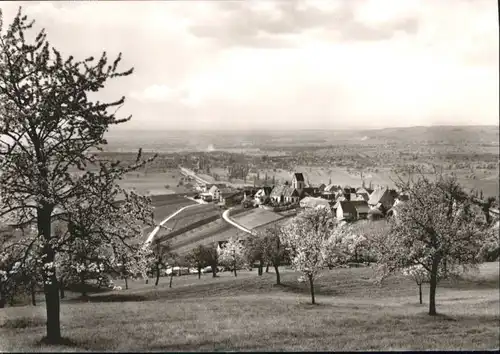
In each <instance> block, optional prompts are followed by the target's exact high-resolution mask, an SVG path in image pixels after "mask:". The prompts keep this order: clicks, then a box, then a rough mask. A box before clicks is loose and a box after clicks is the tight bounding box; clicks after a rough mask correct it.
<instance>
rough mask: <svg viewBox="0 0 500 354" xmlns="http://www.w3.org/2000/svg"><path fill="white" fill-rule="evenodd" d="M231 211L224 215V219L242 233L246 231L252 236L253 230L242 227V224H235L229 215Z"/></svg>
mask: <svg viewBox="0 0 500 354" xmlns="http://www.w3.org/2000/svg"><path fill="white" fill-rule="evenodd" d="M231 210H232V208H231V209H228V210H226V211H225V212H223V213H222V218H223V219H224V220H225V221H226V222H227V223H228V224H231V225H233V226H234V227H236V228H237V229H240V230H241V231H245V232H246V233H249V234H252V230H250V229H247V228H246V227H243V226H241V225H240V224H237V223H236V222H234V221H233V220H232V219H231V218H230V217H229V213H230V212H231Z"/></svg>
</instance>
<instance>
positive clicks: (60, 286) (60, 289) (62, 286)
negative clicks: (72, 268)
mask: <svg viewBox="0 0 500 354" xmlns="http://www.w3.org/2000/svg"><path fill="white" fill-rule="evenodd" d="M59 294H60V296H61V299H64V298H65V297H66V294H64V283H63V282H62V281H61V282H60V283H59Z"/></svg>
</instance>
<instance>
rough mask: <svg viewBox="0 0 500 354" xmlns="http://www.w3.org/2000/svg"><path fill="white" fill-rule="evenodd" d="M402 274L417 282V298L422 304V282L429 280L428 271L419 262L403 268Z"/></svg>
mask: <svg viewBox="0 0 500 354" xmlns="http://www.w3.org/2000/svg"><path fill="white" fill-rule="evenodd" d="M403 275H405V276H407V277H410V278H411V279H413V280H414V281H415V283H417V286H418V298H419V302H420V305H422V284H423V283H425V282H428V281H429V272H428V271H427V270H426V269H425V268H424V267H422V265H421V264H416V265H413V266H410V267H408V268H405V269H404V270H403Z"/></svg>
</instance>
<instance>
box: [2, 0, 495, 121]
mask: <svg viewBox="0 0 500 354" xmlns="http://www.w3.org/2000/svg"><path fill="white" fill-rule="evenodd" d="M19 5H22V6H23V8H24V10H25V13H26V14H27V15H28V16H29V17H31V18H34V19H35V20H36V25H35V27H36V29H37V30H38V29H40V28H41V27H44V28H46V30H47V33H48V38H49V41H50V43H51V44H52V45H54V46H55V47H57V48H58V49H60V50H61V51H62V52H63V54H66V55H68V54H72V55H74V56H75V57H77V58H86V57H88V56H90V55H93V56H98V55H99V54H100V52H102V51H103V50H106V51H107V52H108V54H109V57H110V58H113V57H114V56H115V55H117V54H118V53H119V52H122V53H123V63H122V64H123V66H122V68H123V69H128V68H129V67H134V68H135V70H134V74H133V75H131V76H129V77H126V78H120V79H117V80H112V81H111V82H109V84H108V85H107V86H106V89H105V90H104V92H103V93H102V95H104V96H105V97H106V98H109V99H116V98H119V97H121V96H122V95H125V96H126V97H128V99H127V101H126V104H125V105H124V107H123V108H122V111H123V113H124V114H128V113H132V114H133V115H134V119H133V120H132V122H131V123H128V124H127V125H128V126H130V127H141V128H143V127H151V128H155V129H157V128H159V127H160V128H169V129H173V128H186V129H189V128H192V127H197V128H217V127H224V128H235V129H238V128H239V129H246V128H255V129H257V128H264V129H266V128H298V127H302V128H304V127H305V128H320V129H321V128H325V129H326V128H346V127H351V128H353V127H357V128H366V127H383V126H391V125H423V124H433V123H439V124H448V123H455V124H498V111H499V103H498V95H499V87H498V81H499V73H498V49H499V48H498V43H499V38H498V37H499V36H498V20H497V7H496V3H495V2H493V1H492V0H475V1H467V0H454V1H453V2H450V1H435V0H405V1H401V0H348V1H347V0H310V1H304V0H302V1H298V0H297V1H291V0H277V1H272V0H266V1H260V0H255V1H252V0H250V1H197V2H189V1H158V2H156V1H147V2H109V1H108V2H92V1H90V2H39V3H35V2H25V3H14V2H10V3H9V2H7V3H6V4H2V10H3V12H4V21H5V22H6V23H8V22H9V21H10V19H11V18H12V17H13V15H14V14H15V13H16V12H17V8H18V6H19Z"/></svg>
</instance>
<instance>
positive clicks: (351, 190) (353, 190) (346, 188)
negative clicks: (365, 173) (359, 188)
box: [342, 185, 356, 195]
mask: <svg viewBox="0 0 500 354" xmlns="http://www.w3.org/2000/svg"><path fill="white" fill-rule="evenodd" d="M342 191H343V192H344V195H349V194H351V193H353V194H356V188H353V187H351V186H348V185H346V186H344V188H342Z"/></svg>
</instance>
